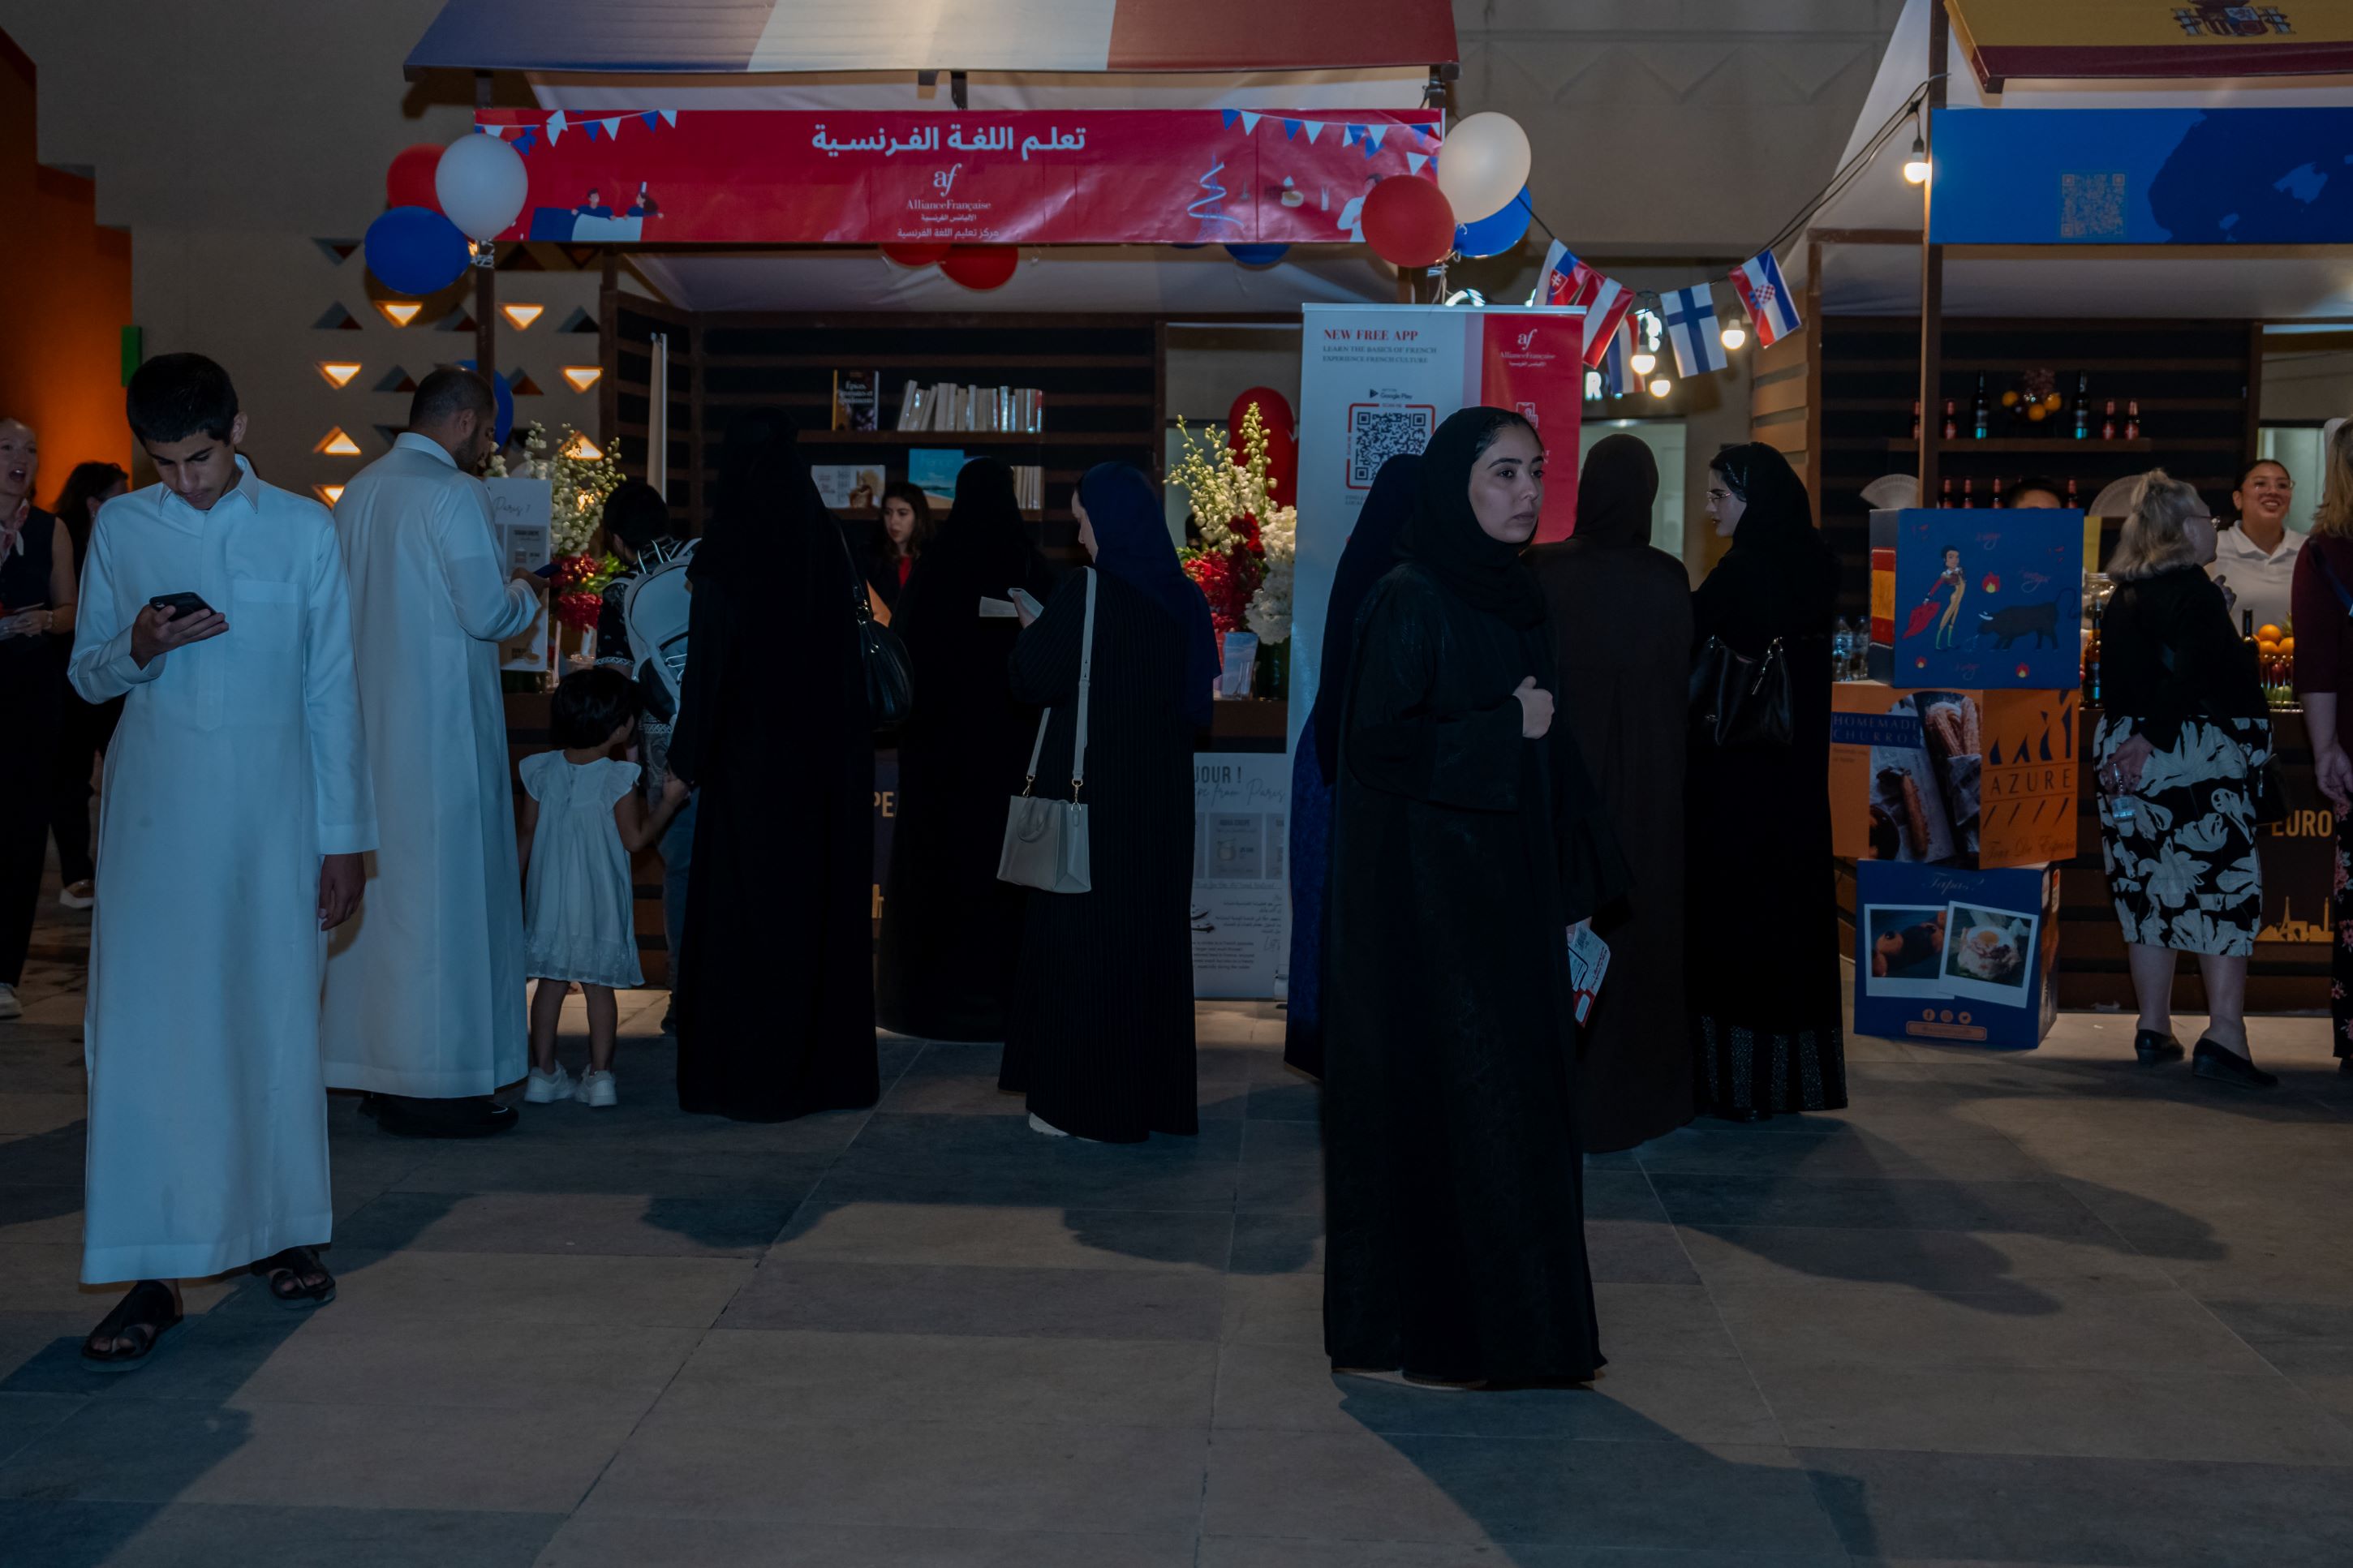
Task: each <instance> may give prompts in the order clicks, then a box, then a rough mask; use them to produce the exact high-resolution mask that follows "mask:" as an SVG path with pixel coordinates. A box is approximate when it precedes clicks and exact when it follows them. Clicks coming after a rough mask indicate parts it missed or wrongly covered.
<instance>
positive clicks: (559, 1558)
mask: <svg viewBox="0 0 2353 1568" xmlns="http://www.w3.org/2000/svg"><path fill="white" fill-rule="evenodd" d="M718 1563H789V1564H791V1565H792V1568H1192V1564H1193V1536H1192V1532H1191V1531H1174V1532H1170V1533H1167V1534H1163V1535H1159V1536H1142V1535H1125V1534H1121V1535H1107V1534H1089V1535H1079V1534H1069V1533H1063V1532H1060V1531H1055V1532H1051V1533H1049V1532H1044V1531H987V1530H972V1529H959V1528H940V1529H931V1530H919V1529H910V1528H906V1527H902V1526H893V1525H886V1524H873V1525H841V1524H802V1523H797V1522H793V1521H780V1520H770V1519H763V1520H752V1521H746V1520H725V1519H575V1520H572V1521H569V1522H567V1523H566V1524H565V1526H564V1528H563V1529H561V1530H559V1531H556V1533H555V1539H554V1541H552V1542H549V1543H548V1547H547V1550H546V1552H544V1553H543V1554H542V1555H541V1557H540V1559H539V1568H712V1565H713V1564H718Z"/></svg>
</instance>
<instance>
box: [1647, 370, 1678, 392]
mask: <svg viewBox="0 0 2353 1568" xmlns="http://www.w3.org/2000/svg"><path fill="white" fill-rule="evenodd" d="M1674 389H1675V384H1674V383H1673V382H1672V381H1669V380H1668V379H1667V378H1666V377H1665V376H1663V375H1654V376H1652V377H1651V396H1653V397H1664V396H1665V395H1667V394H1668V393H1670V392H1672V391H1673V390H1674Z"/></svg>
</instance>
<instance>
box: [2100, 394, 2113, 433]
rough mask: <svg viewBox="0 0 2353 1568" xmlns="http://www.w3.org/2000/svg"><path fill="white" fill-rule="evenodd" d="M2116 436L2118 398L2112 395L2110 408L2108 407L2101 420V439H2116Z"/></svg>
mask: <svg viewBox="0 0 2353 1568" xmlns="http://www.w3.org/2000/svg"><path fill="white" fill-rule="evenodd" d="M2100 439H2101V440H2103V441H2113V440H2115V439H2116V399H2115V398H2113V397H2111V398H2109V399H2108V409H2107V413H2106V415H2105V416H2104V417H2103V418H2102V419H2101V420H2100Z"/></svg>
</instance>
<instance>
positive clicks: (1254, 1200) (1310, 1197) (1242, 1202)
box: [1235, 1119, 1324, 1214]
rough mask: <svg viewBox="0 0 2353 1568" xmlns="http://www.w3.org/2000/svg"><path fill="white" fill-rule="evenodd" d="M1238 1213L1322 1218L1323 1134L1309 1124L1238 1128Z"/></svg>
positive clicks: (1256, 1124)
mask: <svg viewBox="0 0 2353 1568" xmlns="http://www.w3.org/2000/svg"><path fill="white" fill-rule="evenodd" d="M1235 1203H1236V1205H1237V1206H1238V1207H1240V1208H1243V1209H1248V1210H1257V1211H1273V1212H1280V1213H1286V1214H1322V1213H1323V1212H1324V1134H1323V1130H1322V1129H1321V1128H1320V1127H1318V1126H1317V1125H1316V1124H1315V1123H1314V1122H1313V1121H1280V1120H1271V1119H1270V1120H1265V1121H1260V1120H1256V1119H1253V1120H1251V1121H1249V1122H1248V1123H1247V1124H1246V1125H1244V1127H1243V1128H1242V1144H1241V1174H1240V1178H1239V1185H1238V1186H1237V1189H1236V1194H1235Z"/></svg>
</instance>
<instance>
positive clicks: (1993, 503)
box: [1986, 474, 2001, 511]
mask: <svg viewBox="0 0 2353 1568" xmlns="http://www.w3.org/2000/svg"><path fill="white" fill-rule="evenodd" d="M1986 505H1988V506H1989V507H1991V508H1993V509H1994V510H1996V511H2000V510H2001V476H2000V474H1996V475H1995V476H1994V477H1993V500H1989V501H1988V502H1986Z"/></svg>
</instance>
